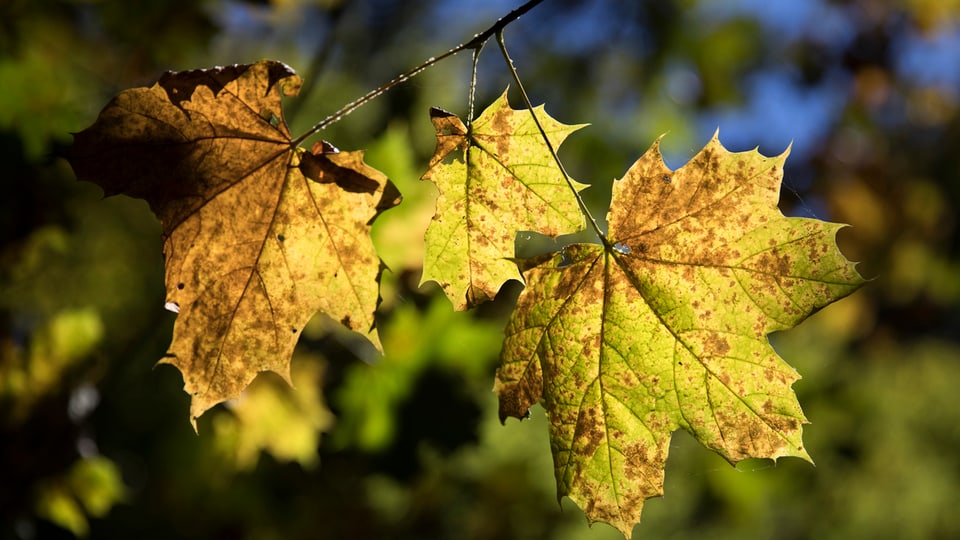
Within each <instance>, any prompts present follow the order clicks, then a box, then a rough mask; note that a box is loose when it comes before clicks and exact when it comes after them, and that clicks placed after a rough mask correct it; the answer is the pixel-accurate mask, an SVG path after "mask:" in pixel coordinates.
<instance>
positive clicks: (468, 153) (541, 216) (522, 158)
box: [421, 92, 586, 310]
mask: <svg viewBox="0 0 960 540" xmlns="http://www.w3.org/2000/svg"><path fill="white" fill-rule="evenodd" d="M534 113H535V114H536V115H537V118H538V119H539V120H540V123H541V125H542V126H543V128H544V131H545V132H546V134H547V137H548V138H549V140H550V143H551V144H552V145H553V147H554V148H557V147H559V146H560V144H561V143H562V142H563V141H564V139H566V137H567V136H568V135H570V134H571V133H573V132H574V131H576V130H577V129H580V128H581V127H582V125H576V126H570V125H564V124H562V123H560V122H558V121H556V120H554V119H553V118H551V117H550V116H549V115H547V113H546V112H545V111H544V110H543V106H540V107H536V108H535V109H534ZM431 118H432V120H433V124H434V127H435V128H436V130H437V148H436V152H435V153H434V156H433V158H432V159H431V160H430V168H429V170H428V171H427V173H426V174H424V176H423V179H424V180H430V181H432V182H433V183H434V184H436V186H437V188H438V190H439V197H438V198H437V211H436V214H435V216H434V218H433V221H432V222H431V223H430V226H429V227H428V228H427V232H426V235H425V237H424V241H425V243H426V253H425V255H424V265H423V277H422V280H421V284H422V283H425V282H427V281H436V282H437V283H439V284H440V286H441V287H442V288H443V290H444V292H445V293H446V294H447V296H448V297H449V298H450V301H451V302H453V305H454V308H455V309H458V310H462V309H466V308H468V307H472V306H475V305H477V304H479V303H481V302H484V301H486V300H488V299H490V298H493V297H494V296H496V294H497V291H498V290H500V286H501V285H503V283H505V282H506V281H508V280H510V279H516V280H520V281H522V279H523V278H522V277H521V275H520V272H519V270H518V269H517V266H516V264H515V263H514V262H513V261H512V260H511V258H512V257H513V256H514V239H515V237H516V233H517V232H518V231H536V232H540V233H543V234H546V235H550V236H557V235H560V234H565V233H574V232H577V231H580V230H582V229H583V228H584V226H585V221H584V218H583V214H582V213H581V212H580V208H579V207H578V205H577V199H576V195H575V193H574V192H573V190H571V185H572V186H573V187H574V188H575V189H576V190H577V191H580V190H582V189H583V188H585V187H586V185H584V184H579V183H577V182H572V184H568V183H567V181H566V180H565V179H564V175H563V173H562V172H561V170H560V168H559V166H558V165H557V164H556V162H555V160H554V158H553V155H552V154H551V153H550V149H549V147H548V146H547V145H546V143H545V142H544V140H543V136H542V135H541V133H540V131H539V129H538V128H537V125H536V123H535V122H534V120H533V118H532V117H531V115H530V111H527V110H514V109H511V108H510V104H509V103H508V102H507V93H506V92H504V93H503V95H502V96H501V97H500V99H498V100H497V101H496V102H494V103H493V104H492V105H490V106H489V107H488V108H487V109H486V110H485V111H483V113H482V114H481V115H480V117H479V118H477V119H476V120H475V121H474V122H473V123H472V124H471V126H470V128H469V129H467V127H466V126H464V124H463V122H462V121H461V120H460V119H459V118H458V117H456V116H455V115H453V114H451V113H448V112H446V111H442V110H440V109H433V110H432V111H431ZM457 151H459V153H456V152H457Z"/></svg>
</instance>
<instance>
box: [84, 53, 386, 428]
mask: <svg viewBox="0 0 960 540" xmlns="http://www.w3.org/2000/svg"><path fill="white" fill-rule="evenodd" d="M300 84H301V81H300V77H299V76H297V75H296V73H294V72H293V70H291V69H290V68H289V67H287V66H286V65H284V64H281V63H279V62H274V61H264V62H260V63H257V64H251V65H235V66H228V67H223V68H214V69H207V70H196V71H188V72H178V73H167V74H166V75H164V76H163V77H162V78H161V79H160V80H159V81H158V82H157V83H156V84H155V85H153V86H152V87H150V88H135V89H131V90H126V91H124V92H121V93H120V94H119V95H117V96H116V97H115V98H114V99H113V100H112V101H111V102H110V103H109V104H108V105H107V106H106V107H105V108H104V110H103V111H102V112H101V113H100V116H99V117H98V119H97V121H96V122H95V123H94V124H93V125H92V126H91V127H89V128H87V129H86V130H84V131H83V132H81V133H78V134H76V136H75V140H74V145H73V148H72V154H71V158H70V162H71V165H72V166H73V168H74V170H75V172H76V174H77V177H78V178H80V179H81V180H89V181H92V182H95V183H97V184H99V185H100V186H101V187H103V189H104V191H105V193H106V194H107V195H113V194H118V193H123V194H126V195H130V196H134V197H140V198H143V199H145V200H146V201H147V202H148V203H149V204H150V207H151V209H152V210H153V212H154V213H155V214H156V215H157V217H158V218H159V219H160V222H161V224H162V226H163V242H164V246H163V251H164V255H165V259H166V260H165V263H166V277H165V281H166V286H167V306H168V308H169V309H171V310H172V311H176V312H178V315H177V320H176V323H175V325H174V330H173V341H172V343H171V345H170V349H169V352H168V354H167V356H166V357H165V358H164V359H163V360H162V362H164V363H169V364H173V365H174V366H176V367H177V368H179V369H180V371H181V372H182V373H183V378H184V390H185V391H186V392H187V393H189V394H190V395H191V397H192V400H191V406H190V414H191V419H192V420H193V421H194V422H195V421H196V418H197V417H199V416H200V415H201V414H203V412H204V411H206V410H207V409H209V408H210V407H212V406H214V405H216V404H217V403H220V402H222V401H225V400H227V399H230V398H233V397H236V396H237V395H239V394H240V392H241V391H242V390H243V389H244V388H245V387H246V386H247V385H248V384H249V383H250V382H251V381H252V380H253V378H254V377H255V376H256V375H257V373H259V372H261V371H268V370H269V371H274V372H277V373H278V374H280V375H281V376H282V377H284V378H285V379H287V380H288V381H289V371H290V357H291V355H292V353H293V348H294V346H295V345H296V342H297V340H298V338H299V335H300V331H301V330H302V329H303V327H304V326H305V325H306V324H307V321H308V320H309V319H310V318H311V317H312V316H313V315H314V314H315V313H316V312H317V311H322V312H324V313H325V314H327V315H328V316H330V317H331V318H333V319H335V320H338V321H340V322H341V323H343V324H344V325H345V326H347V327H348V328H350V329H352V330H355V331H358V332H361V333H363V334H365V335H366V336H367V337H368V338H369V339H370V340H371V341H372V342H373V343H374V344H375V345H377V346H379V340H378V338H377V332H376V330H375V329H374V327H373V323H374V318H373V313H374V310H375V309H376V304H377V298H378V277H379V259H378V257H377V254H376V252H375V251H374V247H373V243H372V242H371V240H370V235H369V229H370V222H371V221H372V220H373V219H374V217H376V215H377V214H378V213H379V212H380V211H381V210H383V209H384V208H386V207H389V206H391V205H392V204H395V202H396V201H395V199H394V198H393V197H391V196H390V195H385V188H386V187H387V184H388V181H387V179H386V177H385V176H383V175H382V174H381V173H379V172H378V171H376V170H374V169H372V168H371V167H368V166H367V165H365V164H364V163H363V158H362V154H361V153H360V152H338V151H336V149H334V148H333V147H331V146H329V145H326V144H317V145H315V146H314V149H313V152H306V151H304V150H303V149H301V148H297V147H296V146H295V145H294V143H293V141H292V140H291V137H290V133H289V131H288V129H287V126H286V124H285V122H284V121H283V113H282V110H281V103H280V102H281V97H282V95H294V94H296V93H297V92H298V91H299V88H300ZM387 193H390V192H389V191H387Z"/></svg>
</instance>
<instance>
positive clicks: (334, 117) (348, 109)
mask: <svg viewBox="0 0 960 540" xmlns="http://www.w3.org/2000/svg"><path fill="white" fill-rule="evenodd" d="M541 2H543V0H529V1H528V2H527V3H525V4H523V5H522V6H520V7H518V8H517V9H515V10H513V11H511V12H510V13H508V14H506V15H505V16H503V17H501V18H500V19H499V20H498V21H497V22H495V23H494V24H493V25H492V26H491V27H490V28H487V29H486V30H484V31H483V32H480V33H479V34H477V35H475V36H473V39H471V40H470V41H467V42H465V43H461V44H460V45H457V46H456V47H454V48H452V49H450V50H449V51H447V52H445V53H443V54H441V55H440V56H433V57H430V58H427V59H426V60H425V61H424V62H423V63H422V64H420V65H419V66H417V67H415V68H413V69H411V70H409V71H407V72H405V73H401V74H400V75H397V76H396V77H394V78H393V79H392V80H390V81H389V82H387V83H386V84H384V85H383V86H380V87H379V88H376V89H374V90H371V91H369V92H367V93H366V94H364V95H363V96H361V97H359V98H357V99H355V100H353V101H351V102H350V103H347V104H346V105H344V106H343V107H341V108H340V110H338V111H337V112H335V113H333V114H331V115H330V116H328V117H326V118H324V119H323V120H321V121H320V122H319V123H317V124H316V125H314V126H313V127H312V128H310V129H309V130H307V132H306V133H304V134H303V135H301V136H299V137H297V138H296V139H295V140H294V141H293V143H292V144H293V146H298V145H299V144H300V143H302V142H303V141H304V140H305V139H307V138H308V137H310V136H311V135H313V134H314V133H317V132H318V131H320V130H322V129H324V128H326V127H327V126H329V125H330V124H333V123H335V122H339V121H340V120H341V119H343V117H345V116H347V115H348V114H350V113H352V112H353V111H355V110H357V109H359V108H360V107H362V106H363V105H366V104H367V103H369V102H370V101H372V100H374V99H376V98H378V97H380V96H381V95H382V94H384V93H385V92H387V91H388V90H390V89H391V88H393V87H395V86H397V85H398V84H402V83H404V82H406V81H408V80H410V79H412V78H413V77H415V76H416V75H418V74H420V73H421V72H422V71H424V70H425V69H427V68H428V67H430V66H432V65H434V64H436V63H437V62H439V61H441V60H444V59H446V58H449V57H451V56H453V55H455V54H457V53H459V52H460V51H464V50H466V49H478V48H480V47H482V46H483V44H484V43H486V41H487V40H488V39H490V38H491V37H493V36H494V35H496V34H499V33H500V32H502V31H503V29H504V28H505V27H506V26H507V25H508V24H510V23H512V22H513V21H515V20H517V19H519V18H520V16H521V15H523V14H524V13H526V12H528V11H530V10H531V9H533V8H535V7H536V6H537V5H538V4H540V3H541Z"/></svg>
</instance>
